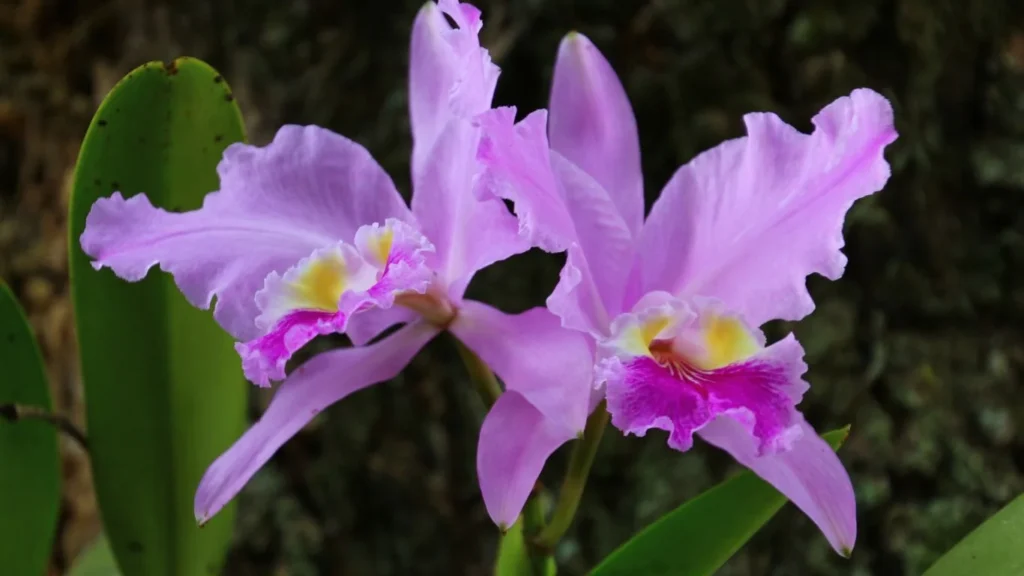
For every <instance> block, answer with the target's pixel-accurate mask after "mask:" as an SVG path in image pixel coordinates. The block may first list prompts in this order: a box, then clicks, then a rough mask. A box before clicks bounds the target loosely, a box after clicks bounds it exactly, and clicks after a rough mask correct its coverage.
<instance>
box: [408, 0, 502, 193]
mask: <svg viewBox="0 0 1024 576" xmlns="http://www.w3.org/2000/svg"><path fill="white" fill-rule="evenodd" d="M444 13H447V14H448V15H449V16H450V17H451V18H452V20H453V21H454V22H455V23H456V25H457V26H458V28H454V29H453V28H452V27H451V26H450V25H449V24H448V22H447V21H446V20H445V18H444V15H443V14H444ZM481 26H482V22H481V21H480V12H479V10H477V9H476V8H474V7H473V6H471V5H469V4H462V5H460V4H459V3H458V2H457V1H448V0H445V1H442V2H441V3H440V5H437V4H434V3H433V2H428V3H427V4H425V5H424V6H423V8H422V9H421V10H420V11H419V14H417V15H416V21H415V22H414V23H413V29H412V41H411V44H410V50H409V118H410V121H411V124H412V135H413V152H412V173H413V179H414V180H416V179H417V177H418V175H419V174H420V173H421V172H422V171H423V169H424V168H425V166H426V164H427V162H428V157H429V156H430V153H431V150H432V149H433V147H434V143H435V142H436V141H437V139H438V137H440V135H441V132H442V131H443V130H444V128H445V126H446V125H447V124H448V122H449V120H451V119H452V118H453V117H462V118H464V119H468V118H471V117H472V116H475V115H476V114H479V113H480V112H483V111H484V110H487V109H488V108H490V107H491V98H492V97H493V96H494V88H495V86H496V85H497V82H498V75H499V70H498V67H497V66H495V65H494V64H493V63H492V62H491V58H490V55H489V54H488V53H487V50H485V49H483V48H482V47H481V46H480V41H479V38H478V33H479V31H480V27H481Z"/></svg>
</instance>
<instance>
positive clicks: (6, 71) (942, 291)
mask: <svg viewBox="0 0 1024 576" xmlns="http://www.w3.org/2000/svg"><path fill="white" fill-rule="evenodd" d="M421 4H422V0H379V1H377V2H356V1H353V0H346V1H341V0H289V1H287V2H280V1H272V0H218V1H214V2H203V1H200V0H192V1H189V0H181V1H179V2H170V1H168V2H157V1H149V2H147V1H146V0H107V1H101V0H0V276H2V277H3V279H4V280H6V281H7V282H8V283H10V285H11V286H12V287H13V288H14V290H15V292H16V293H17V295H18V297H19V299H20V301H21V302H22V303H23V305H24V306H25V307H26V308H27V310H28V311H29V314H30V316H31V321H32V323H33V325H34V327H35V329H36V331H37V334H38V337H39V339H40V340H41V343H42V346H43V350H44V354H45V356H46V358H47V363H48V370H49V374H50V377H51V384H52V387H53V391H52V392H53V397H54V402H55V404H56V407H57V409H58V410H59V411H61V412H63V413H65V414H69V415H71V416H72V418H73V419H74V420H75V421H77V422H78V423H79V424H80V425H84V419H83V418H82V408H83V406H82V393H81V388H80V384H79V381H78V377H77V374H76V366H77V360H76V358H75V344H74V335H73V326H72V315H71V314H72V310H71V305H70V299H69V294H68V281H67V238H66V213H67V204H68V198H69V193H70V182H71V171H72V168H73V165H74V161H75V158H76V155H77V150H78V145H79V142H80V140H81V138H82V136H83V135H84V133H85V129H86V127H87V125H88V121H89V119H90V117H91V116H92V113H93V112H94V111H95V109H96V106H97V105H98V104H99V102H100V100H101V99H102V97H103V96H104V95H105V94H106V92H107V91H108V90H109V89H110V88H111V87H112V86H113V84H114V82H116V81H117V80H118V79H119V78H120V77H121V76H123V75H124V74H126V73H127V72H128V71H130V70H131V69H132V68H134V67H135V66H137V65H139V64H142V63H144V62H146V61H149V60H170V59H172V58H174V57H176V56H180V55H190V56H196V57H199V58H202V59H204V60H206V61H208V62H209V63H211V64H212V65H213V66H214V67H216V68H218V69H219V70H220V71H221V72H222V73H223V74H224V75H225V77H226V78H227V79H228V81H229V82H230V84H231V85H232V88H233V90H234V94H235V95H236V97H237V98H238V100H239V102H240V105H241V107H242V111H243V113H244V115H245V118H246V121H247V124H248V128H249V133H250V140H251V141H252V142H254V143H257V144H262V143H266V142H267V141H269V140H270V138H271V137H272V135H273V133H274V131H275V129H276V128H277V127H278V126H279V125H281V124H282V123H315V124H321V125H324V126H327V127H330V128H331V129H333V130H335V131H338V132H340V133H343V134H345V135H347V136H349V137H351V138H354V139H355V140H357V141H359V142H361V143H362V144H364V145H365V146H366V147H368V148H369V149H370V151H371V152H372V153H373V154H374V156H375V157H376V158H377V159H378V160H379V161H380V162H381V163H382V164H383V165H384V167H385V168H387V169H388V171H389V172H390V173H391V174H392V175H393V176H394V178H395V180H396V183H397V184H398V185H399V187H400V189H401V190H402V191H403V193H405V194H408V192H409V177H408V164H407V162H408V157H409V150H410V139H409V130H408V120H407V113H406V108H407V101H406V94H405V91H406V82H407V78H406V63H407V58H408V54H407V51H408V39H409V30H410V26H411V24H412V21H413V17H414V15H415V13H416V11H417V10H418V9H419V7H420V6H421ZM478 6H480V7H481V8H482V9H483V10H484V20H485V28H484V32H483V39H484V44H485V45H486V46H488V47H489V48H490V49H491V53H492V55H493V57H494V59H495V61H496V62H497V63H498V64H499V65H500V66H501V67H502V69H503V74H502V78H501V81H500V84H499V88H498V95H497V103H498V104H516V105H518V106H519V107H520V108H521V109H533V108H536V107H542V106H544V105H545V103H546V99H547V92H548V87H549V82H550V78H551V71H552V65H553V62H554V56H555V51H556V48H557V44H558V42H559V40H560V39H561V37H562V36H563V35H564V34H565V33H566V32H568V31H569V30H571V29H576V30H579V31H581V32H583V33H585V34H586V35H588V36H589V37H590V38H591V39H592V40H593V41H594V42H595V43H596V44H597V45H598V46H599V47H600V49H601V50H602V51H603V52H604V53H605V55H606V56H607V57H608V58H609V60H610V61H611V62H612V65H613V66H614V67H615V69H616V70H617V71H618V72H619V74H620V76H621V77H622V79H623V82H624V84H625V86H626V90H627V92H628V93H629V96H630V98H631V99H632V101H633V105H634V108H635V110H636V114H637V118H638V122H639V128H640V135H641V140H642V148H643V159H644V170H645V175H646V178H647V179H646V194H647V199H648V203H650V201H652V200H653V199H654V198H655V197H656V196H657V194H658V191H659V189H660V187H661V185H663V184H664V183H665V182H666V181H667V180H668V178H669V176H670V175H671V174H672V172H673V171H674V170H675V168H676V167H677V166H678V165H679V164H681V163H683V162H685V161H687V160H688V159H690V158H691V157H692V156H693V155H695V154H696V153H697V152H699V151H701V150H704V149H706V148H708V147H710V146H713V145H715V144H717V143H718V142H720V141H722V140H723V139H726V138H730V137H734V136H738V135H740V134H742V129H743V126H742V119H741V116H742V114H743V113H746V112H751V111H757V110H771V111H775V112H777V113H778V114H780V115H781V116H782V117H783V118H784V119H786V120H787V121H789V122H790V123H793V124H795V125H796V126H797V127H799V128H801V129H803V130H809V129H810V118H811V116H813V114H814V113H815V112H816V111H817V110H818V109H820V108H821V107H822V106H824V105H825V104H826V103H828V102H830V101H831V100H832V99H834V98H836V97H837V96H840V95H844V94H847V93H848V92H849V91H850V90H852V89H853V88H855V87H858V86H868V87H871V88H874V89H875V90H878V91H880V92H882V93H883V94H885V95H886V96H887V97H888V98H890V99H891V100H892V102H893V105H894V107H895V109H896V119H897V129H898V131H899V133H900V138H899V140H898V141H897V142H896V144H895V145H893V146H891V147H890V148H889V150H888V152H887V157H888V159H889V161H890V162H891V164H892V167H893V176H892V179H891V180H890V183H889V185H888V187H887V188H886V190H885V191H884V192H883V193H881V194H879V195H877V196H875V197H871V198H868V199H866V200H862V201H860V202H859V203H858V204H857V205H856V206H855V207H854V208H853V210H852V211H851V212H850V215H849V218H848V219H847V231H846V240H847V247H846V253H847V255H848V256H849V259H850V263H849V266H848V268H847V273H846V275H845V276H844V278H843V279H842V280H841V281H839V282H835V283H828V282H825V281H822V279H821V278H812V279H811V280H810V285H811V288H812V294H813V295H814V297H815V300H816V301H817V303H818V308H817V311H816V312H815V313H814V314H813V315H812V316H810V317H809V318H807V319H806V320H804V321H802V322H800V323H797V324H787V325H775V326H770V327H769V333H770V334H771V335H774V336H779V335H781V334H784V333H785V332H787V331H789V330H795V331H796V333H797V334H798V336H799V337H800V338H801V340H802V342H803V343H804V346H805V348H806V351H807V360H808V363H809V365H810V373H809V381H810V382H811V384H812V387H811V392H810V393H809V395H808V396H807V399H806V400H805V403H804V408H805V411H806V413H807V415H808V419H809V420H810V421H811V423H812V424H814V425H815V426H816V427H817V428H818V429H819V430H826V429H831V428H835V427H838V426H841V425H844V424H847V423H849V424H852V426H853V433H852V436H851V437H850V440H849V441H848V443H847V445H846V446H845V447H844V449H843V450H842V453H841V454H842V458H843V461H844V462H845V463H846V465H847V467H848V468H849V470H850V472H851V474H852V476H853V480H854V484H855V486H856V488H857V496H858V503H859V522H860V532H859V538H858V542H857V548H856V550H855V552H854V555H853V558H852V559H851V560H849V561H845V560H842V559H840V558H839V557H838V556H836V555H835V554H833V553H832V552H831V550H830V549H829V547H828V545H827V544H826V542H825V540H824V538H823V537H821V536H820V534H819V533H818V532H817V530H816V529H815V528H814V526H813V525H812V524H811V523H810V522H809V521H808V520H807V519H806V518H805V517H803V516H802V515H801V514H799V513H798V512H797V510H796V509H795V508H793V507H792V506H787V507H786V508H785V509H783V511H782V512H781V513H779V514H778V515H777V516H776V518H775V519H774V520H772V522H771V523H770V524H769V525H768V526H767V528H766V529H764V530H763V531H762V532H760V533H759V534H758V535H757V536H756V537H755V538H754V539H753V541H752V542H751V543H750V544H749V545H748V546H746V547H745V548H744V549H743V550H742V551H741V552H740V554H738V555H737V556H736V557H735V558H734V559H733V560H732V561H731V562H730V563H729V564H728V565H727V566H726V567H725V568H723V570H722V571H721V573H722V574H724V575H727V576H752V575H761V574H772V575H829V574H857V575H871V574H877V575H916V574H920V573H921V571H922V570H923V569H924V568H925V567H926V566H928V564H929V563H930V562H931V561H932V560H934V559H935V558H937V557H938V555H939V554H940V553H941V552H942V551H944V550H946V549H947V548H949V547H950V546H951V545H952V544H954V543H955V542H956V541H957V540H958V539H959V538H961V537H962V536H964V535H965V534H966V533H967V532H968V531H969V530H970V529H971V528H973V527H974V526H975V525H977V524H978V523H980V522H981V521H982V520H983V519H984V518H985V517H987V516H988V515H989V514H991V513H993V512H994V511H995V510H996V509H998V508H999V507H1000V506H1001V505H1002V504H1004V503H1006V502H1007V501H1009V499H1010V498H1011V497H1012V496H1014V495H1016V494H1017V493H1020V492H1021V491H1024V476H1022V473H1024V435H1021V434H1020V433H1019V428H1020V427H1021V426H1022V425H1024V390H1022V388H1021V386H1020V377H1021V374H1022V372H1024V331H1022V328H1021V327H1022V326H1024V324H1022V322H1024V2H1020V1H1019V0H850V1H830V0H803V1H796V0H675V1H673V0H628V1H627V0H576V1H569V0H548V1H543V0H522V1H517V2H513V1H511V0H510V1H507V2H500V1H498V0H478ZM560 264H561V261H560V259H559V257H556V256H549V255H544V254H538V253H529V254H526V255H523V256H520V257H517V258H514V259H512V260H510V261H508V262H505V263H503V264H501V265H500V266H497V267H495V268H493V269H490V270H488V271H487V272H486V273H484V274H481V275H479V276H478V277H477V279H476V280H475V281H474V283H473V285H472V286H471V293H472V295H474V296H475V297H477V298H481V299H484V300H486V301H489V302H492V303H495V304H497V305H499V306H500V307H502V308H503V309H505V310H507V311H520V310H524V309H526V308H529V307H532V306H535V305H538V304H541V303H542V302H543V299H544V297H545V296H546V295H547V294H548V293H549V291H550V289H551V288H552V287H553V286H554V283H555V280H556V279H557V271H558V269H559V267H560ZM267 400H268V397H267V396H265V395H264V394H262V393H257V390H256V389H255V388H253V392H252V395H251V409H250V411H251V414H252V416H253V417H256V416H257V415H258V414H259V413H260V412H261V410H262V409H263V407H265V405H266V402H267ZM482 417H483V407H482V404H481V403H480V401H479V400H478V399H477V398H476V397H475V396H474V391H473V389H472V388H471V387H470V386H469V385H468V383H467V382H466V380H465V375H464V372H463V369H462V367H461V366H460V365H459V364H458V362H457V361H456V356H455V350H454V348H453V347H452V345H451V342H450V341H447V340H444V339H439V340H438V341H435V342H434V343H433V344H432V345H431V346H429V347H428V349H427V350H425V351H424V352H423V353H421V354H420V356H419V357H418V358H417V359H416V361H414V363H413V364H412V365H411V367H410V368H409V369H407V370H406V372H405V374H404V375H403V376H402V377H400V378H399V379H398V380H396V381H394V382H391V383H388V384H384V385H380V386H377V387H374V388H371V389H369V390H366V391H363V392H360V393H358V394H356V395H355V396H354V397H352V398H349V399H347V400H346V401H344V402H343V403H341V404H340V405H338V406H335V407H333V408H331V409H330V410H328V411H326V413H324V414H323V415H322V416H321V417H319V418H318V419H317V420H316V421H315V422H314V423H313V424H312V425H311V426H309V427H308V428H307V429H306V430H304V431H303V432H302V433H301V434H299V435H298V436H297V437H296V438H295V439H294V440H292V441H291V442H289V443H288V444H287V445H286V446H285V447H284V448H283V449H282V450H281V451H280V452H279V453H278V454H277V455H276V456H275V458H274V459H273V461H272V462H271V464H270V465H269V466H267V467H266V468H264V469H263V471H261V472H260V473H259V474H258V475H257V476H256V477H255V479H254V480H253V481H252V482H250V483H249V485H248V486H247V488H246V489H245V491H244V492H243V493H242V495H241V497H240V508H239V521H238V528H237V533H236V540H235V543H234V545H233V549H232V552H231V557H230V559H229V562H228V566H227V568H226V571H225V573H226V574H228V575H230V576H242V575H245V576H248V575H254V576H256V575H260V576H262V575H267V576H269V575H294V576H306V575H320V574H323V575H347V574H380V575H409V574H442V575H463V574H464V575H484V574H487V573H488V572H489V570H490V567H491V563H492V561H493V554H494V549H495V544H496V540H497V531H496V529H495V528H494V527H493V526H492V525H491V523H490V521H489V520H488V517H487V515H486V513H485V511H484V508H483V505H482V502H481V500H480V498H479V495H478V490H477V487H476V484H475V482H476V480H475V471H474V468H475V467H474V458H475V444H476V438H477V429H478V426H479V422H480V421H481V419H482ZM62 454H63V473H64V484H63V486H64V497H63V507H62V515H61V521H60V528H59V534H58V539H57V543H56V546H55V550H54V556H53V571H52V573H53V574H61V573H62V570H63V568H64V567H65V566H66V565H67V564H68V562H69V561H70V559H72V558H74V556H75V555H76V554H77V553H78V552H79V551H80V550H81V548H82V547H83V546H84V545H86V544H87V543H88V542H90V541H91V540H92V538H93V537H94V536H95V535H96V533H97V532H98V531H99V528H100V527H99V521H98V517H97V511H96V504H95V499H94V496H93V494H92V485H91V478H90V471H89V465H88V461H87V459H86V458H85V456H84V454H83V453H82V452H81V451H80V450H79V449H78V448H77V447H76V446H75V445H74V444H73V443H71V442H69V441H67V440H66V439H65V440H62ZM565 456H566V455H565V454H564V453H562V452H560V453H559V454H558V456H557V457H556V458H555V459H553V460H552V461H551V462H549V464H548V467H547V469H546V470H545V478H546V479H547V483H548V485H550V486H552V487H555V486H557V482H558V479H559V478H560V475H561V471H562V469H563V466H564V462H565ZM735 470H736V466H735V464H733V463H732V462H731V461H729V459H728V458H727V457H725V456H724V455H722V454H719V453H716V452H714V451H713V450H711V449H708V448H707V447H706V446H698V447H697V448H696V449H695V450H694V451H693V452H692V453H689V454H687V455H679V454H677V453H675V452H672V451H670V450H669V449H668V448H667V447H666V446H665V442H664V435H663V434H660V433H654V434H651V435H649V436H648V437H647V438H644V439H637V438H623V437H621V436H620V435H619V434H618V433H617V432H614V431H612V430H611V429H609V433H608V434H606V435H605V440H604V443H603V445H602V446H601V450H600V453H599V455H598V461H597V463H596V465H595V468H594V471H593V474H592V477H591V481H590V484H589V485H588V487H587V491H586V494H585V497H584V501H583V505H582V508H581V510H580V513H579V515H578V518H577V521H576V523H575V527H574V529H573V532H572V533H571V536H570V537H569V538H568V539H567V540H566V541H565V542H564V543H563V545H562V546H561V547H560V548H559V550H558V556H559V560H560V562H561V564H562V566H563V570H562V572H561V573H563V574H566V575H574V574H583V573H585V571H586V569H587V568H589V567H591V566H593V565H594V563H595V562H596V561H597V560H599V559H600V558H602V557H603V556H604V555H605V554H607V553H608V552H609V551H611V550H612V549H614V548H615V547H616V546H617V545H619V544H620V543H622V542H623V541H625V540H626V539H627V538H628V537H629V536H630V535H631V534H632V533H634V532H635V531H636V530H637V529H639V528H641V527H643V526H645V525H646V524H648V523H649V522H651V521H653V520H654V519H656V518H658V517H659V516H660V515H661V514H663V513H664V512H666V511H668V510H670V509H672V508H674V507H675V506H677V505H678V504H680V503H681V502H683V501H684V500H686V499H687V498H689V497H692V496H693V495H695V494H697V493H699V492H700V491H702V490H704V489H706V488H707V487H709V486H711V485H712V484H713V483H714V482H716V481H718V480H720V479H721V478H723V477H726V476H728V475H729V474H731V473H733V472H735Z"/></svg>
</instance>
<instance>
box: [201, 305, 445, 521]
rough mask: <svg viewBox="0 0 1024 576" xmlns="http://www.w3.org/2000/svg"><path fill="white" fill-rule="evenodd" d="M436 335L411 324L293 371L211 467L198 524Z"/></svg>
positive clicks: (398, 368)
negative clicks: (326, 414)
mask: <svg viewBox="0 0 1024 576" xmlns="http://www.w3.org/2000/svg"><path fill="white" fill-rule="evenodd" d="M436 334H437V329H436V328H434V327H432V326H429V325H427V324H423V323H417V324H411V325H409V326H406V327H404V328H402V329H400V330H399V331H398V332H395V333H394V334H392V335H391V336H388V337H387V338H385V339H384V340H381V341H380V342H376V343H374V344H371V345H369V346H364V347H359V348H346V349H342V350H335V351H332V352H326V353H324V354H320V355H318V356H315V357H314V358H313V359H311V360H310V361H309V362H307V363H305V364H304V365H302V366H300V367H299V368H298V369H296V370H295V372H294V373H293V374H291V376H290V377H289V378H288V379H287V380H286V381H285V382H284V383H283V384H282V385H281V388H280V389H279V390H278V391H277V394H275V395H274V399H273V400H272V401H271V403H270V406H269V407H268V408H267V411H266V412H265V413H264V414H263V416H262V417H261V418H260V419H259V421H258V422H256V423H255V424H253V426H252V427H251V428H249V430H248V431H247V432H246V433H245V434H243V435H242V437H241V438H239V439H238V441H237V442H235V444H234V445H233V446H231V448H229V449H228V450H227V452H225V453H224V454H222V455H221V456H220V457H219V458H217V460H216V461H215V462H214V463H213V464H212V465H210V468H209V469H208V470H207V471H206V474H205V475H204V476H203V479H202V480H201V481H200V483H199V488H198V490H197V492H196V498H195V515H196V519H197V520H198V521H199V522H200V523H204V522H206V521H207V520H209V519H210V518H211V517H212V516H213V515H214V514H216V513H217V512H218V511H220V509H221V508H223V507H224V505H225V504H227V503H228V502H229V501H230V500H231V499H232V498H234V497H235V495H236V494H238V492H239V490H241V489H242V487H243V486H244V485H245V483H246V482H248V481H249V479H250V478H252V476H253V474H255V473H256V471H257V470H259V469H260V468H261V467H262V466H263V465H264V464H265V463H266V462H267V460H269V459H270V457H271V456H273V454H274V452H276V451H277V449H278V448H280V447H281V445H282V444H284V443H285V442H286V441H288V439H289V438H291V437H292V436H294V435H295V434H296V433H297V432H298V431H299V430H300V429H302V427H303V426H305V425H306V424H307V423H308V422H309V421H310V420H312V418H313V417H314V416H316V415H317V414H318V413H319V412H320V411H321V410H323V409H324V408H326V407H328V406H330V405H331V404H333V403H335V402H337V401H339V400H341V399H342V398H344V397H346V396H348V395H349V394H351V393H353V392H356V391H358V390H361V389H363V388H366V387H367V386H370V385H371V384H376V383H377V382H383V381H385V380H388V379H391V378H393V377H395V376H396V375H397V374H398V373H399V372H401V371H402V368H404V367H405V365H406V364H408V363H409V360H411V359H412V357H413V356H415V355H416V352H417V351H418V350H419V349H420V348H422V347H423V345H425V344H426V343H427V342H428V341H430V339H431V338H433V337H434V335H436Z"/></svg>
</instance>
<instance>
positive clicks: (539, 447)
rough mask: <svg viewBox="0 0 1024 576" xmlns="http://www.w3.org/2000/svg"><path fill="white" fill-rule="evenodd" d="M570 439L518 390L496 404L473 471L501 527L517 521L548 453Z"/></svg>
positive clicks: (485, 426) (483, 429) (486, 423)
mask: <svg viewBox="0 0 1024 576" xmlns="http://www.w3.org/2000/svg"><path fill="white" fill-rule="evenodd" d="M574 437H575V434H574V433H573V432H572V431H571V430H569V429H568V428H566V427H564V426H558V425H557V423H555V422H553V421H552V420H550V419H548V418H545V417H544V415H543V414H541V412H540V411H539V410H537V408H536V407H534V405H533V404H531V403H530V402H529V401H527V400H526V398H524V397H523V396H522V395H521V394H519V393H518V392H515V391H513V390H509V391H506V392H505V393H504V394H502V395H501V397H499V398H498V401H497V402H495V403H494V406H492V407H491V410H490V412H488V413H487V417H486V418H485V419H484V423H483V426H482V427H481V428H480V444H479V446H477V451H476V469H477V476H478V477H479V479H480V492H481V494H482V495H483V498H484V506H486V507H487V513H488V514H489V515H490V517H491V520H493V521H494V523H495V524H497V525H498V526H499V527H501V529H502V530H505V529H507V528H508V527H509V526H512V525H513V524H515V522H516V519H517V518H518V517H519V513H520V512H522V510H523V506H525V505H526V500H527V498H529V497H530V493H531V491H532V490H533V487H534V486H535V485H536V484H537V479H538V478H540V473H541V470H543V468H544V463H545V462H547V459H548V457H550V456H551V454H552V453H553V452H554V451H555V450H556V449H558V447H559V446H561V445H562V444H564V443H566V442H567V441H569V440H571V439H572V438H574Z"/></svg>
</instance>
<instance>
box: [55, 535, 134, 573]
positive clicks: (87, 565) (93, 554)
mask: <svg viewBox="0 0 1024 576" xmlns="http://www.w3.org/2000/svg"><path fill="white" fill-rule="evenodd" d="M68 576H121V573H120V572H118V570H117V561H116V560H114V553H113V552H112V551H111V550H110V542H109V541H108V540H107V536H106V534H100V537H99V538H97V539H96V541H95V542H93V543H92V544H90V545H89V547H88V548H86V549H85V550H84V551H83V552H82V553H81V554H79V555H78V558H75V563H74V564H73V565H72V566H71V570H69V571H68Z"/></svg>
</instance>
